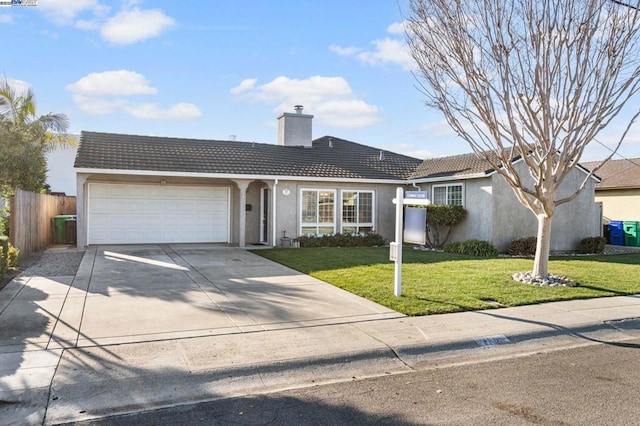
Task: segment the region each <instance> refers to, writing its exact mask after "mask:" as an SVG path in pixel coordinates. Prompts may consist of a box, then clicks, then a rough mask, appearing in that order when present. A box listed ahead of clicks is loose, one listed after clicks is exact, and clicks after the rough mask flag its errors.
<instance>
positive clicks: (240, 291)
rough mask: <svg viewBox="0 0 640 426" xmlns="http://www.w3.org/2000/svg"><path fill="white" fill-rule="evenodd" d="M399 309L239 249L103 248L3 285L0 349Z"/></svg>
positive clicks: (255, 327)
mask: <svg viewBox="0 0 640 426" xmlns="http://www.w3.org/2000/svg"><path fill="white" fill-rule="evenodd" d="M399 316H401V315H399V314H398V313H396V312H394V311H392V310H390V309H388V308H385V307H382V306H380V305H377V304H375V303H372V302H370V301H368V300H366V299H363V298H360V297H357V296H354V295H352V294H350V293H348V292H345V291H343V290H340V289H338V288H336V287H333V286H331V285H329V284H326V283H324V282H322V281H319V280H316V279H314V278H312V277H309V276H308V275H304V274H301V273H299V272H296V271H294V270H291V269H289V268H286V267H284V266H282V265H279V264H276V263H274V262H271V261H269V260H267V259H264V258H262V257H260V256H257V255H255V254H253V253H251V252H248V251H246V250H242V249H237V248H230V247H226V246H218V245H203V244H197V245H185V244H180V245H135V246H124V245H123V246H98V247H90V248H89V249H87V251H86V253H85V255H84V257H83V259H82V263H81V265H80V268H79V269H78V272H77V274H76V276H75V277H22V278H19V279H18V281H17V282H14V283H12V284H10V285H9V286H8V287H7V288H6V289H5V290H3V291H2V292H0V352H4V353H7V352H14V351H18V350H19V351H22V350H37V349H58V348H71V347H83V346H95V345H106V344H115V343H133V342H145V341H153V340H165V339H175V338H182V337H197V336H210V335H222V334H231V333H243V332H255V331H262V330H276V329H286V328H294V327H301V326H313V325H325V324H339V323H347V322H358V321H363V320H372V319H382V318H393V317H399Z"/></svg>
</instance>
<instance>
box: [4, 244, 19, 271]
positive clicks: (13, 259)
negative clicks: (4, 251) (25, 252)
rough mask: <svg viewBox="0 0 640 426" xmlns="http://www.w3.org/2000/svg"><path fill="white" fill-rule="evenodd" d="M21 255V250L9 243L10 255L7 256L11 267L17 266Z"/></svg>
mask: <svg viewBox="0 0 640 426" xmlns="http://www.w3.org/2000/svg"><path fill="white" fill-rule="evenodd" d="M19 257H20V250H18V249H17V248H15V247H14V246H12V245H11V244H9V255H8V256H7V266H8V267H9V268H15V267H16V266H18V258H19Z"/></svg>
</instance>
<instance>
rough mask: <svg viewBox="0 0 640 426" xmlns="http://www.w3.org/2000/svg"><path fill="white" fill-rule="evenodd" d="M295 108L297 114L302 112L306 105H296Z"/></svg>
mask: <svg viewBox="0 0 640 426" xmlns="http://www.w3.org/2000/svg"><path fill="white" fill-rule="evenodd" d="M293 109H294V110H295V111H296V114H302V110H303V109H304V107H303V106H302V105H295V106H294V107H293Z"/></svg>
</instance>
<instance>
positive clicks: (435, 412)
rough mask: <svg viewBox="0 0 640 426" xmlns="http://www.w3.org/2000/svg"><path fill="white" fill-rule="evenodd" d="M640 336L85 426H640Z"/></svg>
mask: <svg viewBox="0 0 640 426" xmlns="http://www.w3.org/2000/svg"><path fill="white" fill-rule="evenodd" d="M639 394H640V339H636V340H629V341H626V342H618V343H611V344H594V345H589V346H584V347H580V348H573V349H565V350H558V351H551V352H546V353H536V354H532V355H527V356H513V357H510V358H506V359H502V360H497V361H490V362H482V361H481V359H475V361H474V362H472V363H467V364H464V365H452V366H448V367H442V368H436V369H431V370H425V371H418V372H411V373H406V374H397V375H389V376H383V377H377V378H372V379H364V380H359V379H358V378H354V379H353V381H351V382H347V383H336V384H329V385H322V386H316V387H311V388H305V389H299V390H290V391H286V392H279V393H272V394H267V395H253V396H246V397H242V398H235V399H224V400H218V401H212V402H208V403H200V404H194V405H185V406H178V407H173V408H168V409H162V410H156V411H151V412H144V413H138V414H133V415H127V416H119V417H112V418H106V419H101V420H95V421H89V422H81V423H74V424H75V425H96V426H97V425H101V426H106V425H129V424H131V425H133V424H136V425H173V424H184V425H204V424H207V425H276V424H277V425H345V424H349V425H387V424H388V425H392V424H393V425H487V424H491V425H532V424H535V425H587V424H588V425H612V424H616V425H637V424H640V407H638V404H637V395H639Z"/></svg>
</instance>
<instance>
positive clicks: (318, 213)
mask: <svg viewBox="0 0 640 426" xmlns="http://www.w3.org/2000/svg"><path fill="white" fill-rule="evenodd" d="M335 198H336V192H335V191H333V190H324V189H303V190H302V195H301V197H300V199H301V206H300V209H301V214H300V218H301V220H300V221H301V224H300V228H301V229H300V235H325V234H333V233H335V232H336V221H335Z"/></svg>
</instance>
